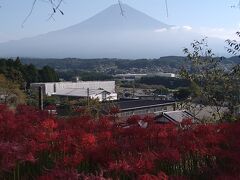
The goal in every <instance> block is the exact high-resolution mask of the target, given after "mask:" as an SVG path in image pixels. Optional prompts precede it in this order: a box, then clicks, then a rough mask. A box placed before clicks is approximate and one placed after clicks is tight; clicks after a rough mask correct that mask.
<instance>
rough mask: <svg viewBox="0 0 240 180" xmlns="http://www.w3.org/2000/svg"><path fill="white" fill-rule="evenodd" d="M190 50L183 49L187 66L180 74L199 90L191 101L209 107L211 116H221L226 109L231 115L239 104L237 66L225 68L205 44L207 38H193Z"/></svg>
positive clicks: (238, 72)
mask: <svg viewBox="0 0 240 180" xmlns="http://www.w3.org/2000/svg"><path fill="white" fill-rule="evenodd" d="M191 46H192V51H190V50H189V49H187V48H185V49H184V53H185V54H186V55H187V61H188V63H186V64H189V66H185V67H183V69H182V70H181V76H182V77H184V78H186V79H188V80H189V81H191V83H192V84H194V85H195V87H196V88H197V89H198V94H196V95H197V96H193V97H192V102H196V101H194V100H196V98H198V101H197V103H198V104H201V105H204V106H210V107H211V109H212V116H213V118H214V119H215V120H216V119H221V118H222V117H223V113H222V112H223V110H224V109H225V108H227V109H228V111H229V113H230V114H232V115H234V113H235V112H234V107H236V106H237V105H239V103H240V101H239V88H240V76H239V75H240V68H239V66H235V67H233V68H232V69H230V70H228V71H226V70H225V69H224V68H223V67H222V66H221V64H220V61H221V59H219V58H216V57H215V56H214V53H213V52H212V50H211V49H210V48H209V47H208V44H207V41H206V39H202V40H201V41H194V42H193V43H192V44H191Z"/></svg>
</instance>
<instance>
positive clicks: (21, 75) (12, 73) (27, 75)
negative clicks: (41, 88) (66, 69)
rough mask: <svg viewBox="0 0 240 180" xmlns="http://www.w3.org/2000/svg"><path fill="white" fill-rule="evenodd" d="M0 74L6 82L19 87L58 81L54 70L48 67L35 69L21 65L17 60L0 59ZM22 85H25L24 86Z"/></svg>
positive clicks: (31, 66)
mask: <svg viewBox="0 0 240 180" xmlns="http://www.w3.org/2000/svg"><path fill="white" fill-rule="evenodd" d="M0 74H3V75H4V76H5V77H6V78H7V79H8V80H10V81H12V82H14V83H17V84H19V85H21V86H25V85H27V86H29V84H30V83H34V82H40V81H43V82H53V81H59V78H58V75H57V73H56V72H55V70H54V69H52V68H50V67H48V66H44V67H43V68H42V69H37V68H36V67H35V66H34V65H32V64H29V65H23V64H22V63H21V61H20V59H19V58H17V59H16V60H12V59H8V60H6V59H0ZM24 83H26V84H25V85H24ZM24 88H25V87H24Z"/></svg>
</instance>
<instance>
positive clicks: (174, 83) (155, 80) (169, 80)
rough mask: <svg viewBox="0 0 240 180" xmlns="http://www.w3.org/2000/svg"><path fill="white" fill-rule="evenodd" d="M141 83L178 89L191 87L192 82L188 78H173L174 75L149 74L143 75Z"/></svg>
mask: <svg viewBox="0 0 240 180" xmlns="http://www.w3.org/2000/svg"><path fill="white" fill-rule="evenodd" d="M139 83H143V84H148V85H162V86H164V87H166V88H169V89H176V88H179V87H189V86H190V82H189V81H187V80H186V79H180V78H173V77H160V76H152V77H151V76H149V77H148V76H147V77H142V78H141V80H140V81H139Z"/></svg>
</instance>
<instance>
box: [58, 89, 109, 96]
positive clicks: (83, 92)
mask: <svg viewBox="0 0 240 180" xmlns="http://www.w3.org/2000/svg"><path fill="white" fill-rule="evenodd" d="M103 92H106V93H109V92H107V91H105V90H102V89H89V93H88V90H87V89H83V88H66V89H60V90H58V91H57V92H56V93H54V95H56V96H72V97H88V95H89V96H92V95H97V94H101V93H103Z"/></svg>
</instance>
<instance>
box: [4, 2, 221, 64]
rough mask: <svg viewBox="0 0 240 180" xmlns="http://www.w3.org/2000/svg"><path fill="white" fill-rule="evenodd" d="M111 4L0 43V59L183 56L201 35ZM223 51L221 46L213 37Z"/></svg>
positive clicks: (131, 9) (214, 44)
mask: <svg viewBox="0 0 240 180" xmlns="http://www.w3.org/2000/svg"><path fill="white" fill-rule="evenodd" d="M122 9H123V11H124V14H123V15H122V14H121V12H120V8H119V5H118V4H115V5H112V6H110V7H108V8H107V9H105V10H103V11H102V12H100V13H98V14H96V15H95V16H93V17H91V18H89V19H87V20H85V21H83V22H81V23H79V24H76V25H73V26H70V27H67V28H65V29H61V30H58V31H53V32H49V33H47V34H42V35H39V36H36V37H31V38H25V39H21V40H15V41H9V42H6V43H1V44H0V56H2V57H16V56H20V57H38V58H66V57H76V58H129V59H136V58H158V57H160V56H169V55H182V49H183V48H184V47H188V46H189V44H190V43H191V42H192V41H193V40H199V39H201V38H202V36H201V35H200V34H198V33H194V32H191V31H190V30H189V29H188V28H187V27H180V28H179V27H177V26H172V25H168V24H165V23H163V22H160V21H158V20H156V19H154V18H152V17H150V16H148V15H146V14H144V13H142V12H140V11H138V10H136V9H134V8H132V7H130V6H128V5H126V4H123V5H122ZM211 40H212V42H213V43H212V45H213V46H214V47H217V48H218V49H220V50H221V51H222V49H223V47H224V45H223V42H222V41H221V40H219V39H216V38H212V39H211Z"/></svg>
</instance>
